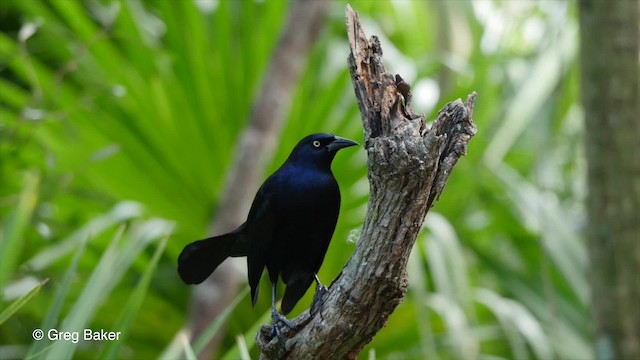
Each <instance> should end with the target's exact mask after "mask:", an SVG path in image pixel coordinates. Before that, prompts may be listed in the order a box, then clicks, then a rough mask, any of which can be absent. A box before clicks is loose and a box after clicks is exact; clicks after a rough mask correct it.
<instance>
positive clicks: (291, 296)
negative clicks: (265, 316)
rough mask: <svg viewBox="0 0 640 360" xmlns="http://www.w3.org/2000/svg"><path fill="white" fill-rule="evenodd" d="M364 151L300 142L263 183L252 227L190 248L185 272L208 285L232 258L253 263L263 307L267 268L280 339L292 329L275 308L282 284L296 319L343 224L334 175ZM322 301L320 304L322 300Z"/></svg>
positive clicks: (318, 139) (252, 277) (334, 139)
mask: <svg viewBox="0 0 640 360" xmlns="http://www.w3.org/2000/svg"><path fill="white" fill-rule="evenodd" d="M354 145H358V143H356V142H355V141H351V140H348V139H344V138H341V137H338V136H334V135H331V134H323V133H320V134H313V135H309V136H307V137H305V138H304V139H302V140H300V142H299V143H298V144H297V145H296V147H295V148H294V149H293V151H292V152H291V155H289V158H288V159H287V160H286V161H285V162H284V164H282V166H280V168H279V169H278V170H277V171H276V172H275V173H273V175H271V176H270V177H269V178H268V179H267V180H266V181H265V182H264V184H262V186H261V187H260V189H259V190H258V193H257V194H256V197H255V199H254V200H253V204H252V205H251V210H250V211H249V216H248V217H247V221H246V222H245V223H244V224H242V225H240V226H239V227H238V228H237V229H235V230H234V231H232V232H230V233H228V234H225V235H220V236H215V237H210V238H208V239H204V240H200V241H196V242H193V243H191V244H189V245H187V246H186V247H185V248H184V249H183V250H182V253H181V254H180V256H179V257H178V273H179V274H180V277H181V278H182V280H183V281H184V282H185V283H187V284H199V283H201V282H203V281H204V280H205V279H206V278H207V277H209V275H211V273H212V272H213V271H214V270H215V269H216V268H217V267H218V265H220V263H222V262H223V261H224V260H225V259H226V258H227V257H229V256H232V257H237V256H246V257H247V267H248V277H249V285H250V287H251V300H252V303H253V305H254V306H255V303H256V300H257V298H258V285H259V282H260V278H261V276H262V273H263V271H264V268H265V266H266V267H267V271H268V272H269V279H270V280H271V284H272V288H271V316H272V320H273V332H274V333H275V334H276V335H277V336H278V338H279V339H280V341H281V342H282V338H281V335H280V330H279V329H278V326H277V323H278V322H281V323H283V324H285V325H287V326H288V327H290V328H291V324H290V323H289V322H288V321H287V319H286V318H285V317H284V316H283V315H280V314H279V313H278V311H277V310H276V307H275V299H276V284H277V282H278V278H279V277H281V278H282V281H283V282H284V283H285V284H286V289H285V293H284V298H283V300H282V304H281V310H282V313H283V314H284V315H286V314H288V313H289V312H290V311H291V310H292V309H293V307H294V306H295V305H296V303H297V302H298V300H300V298H302V296H303V295H304V293H305V292H306V291H307V289H308V288H309V286H310V285H311V283H313V281H314V279H315V280H316V281H317V283H318V285H317V286H318V288H317V289H324V286H323V285H322V284H321V283H320V281H319V280H318V277H317V275H316V274H317V272H318V270H319V269H320V265H321V264H322V260H323V259H324V256H325V253H326V252H327V247H328V246H329V242H330V241H331V237H332V235H333V231H334V230H335V227H336V222H337V220H338V212H339V210H340V189H339V188H338V183H337V182H336V179H335V178H334V177H333V173H332V172H331V161H332V160H333V158H334V157H335V155H336V153H337V152H338V150H340V149H342V148H345V147H349V146H354ZM314 300H315V299H314Z"/></svg>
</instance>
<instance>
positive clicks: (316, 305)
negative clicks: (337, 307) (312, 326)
mask: <svg viewBox="0 0 640 360" xmlns="http://www.w3.org/2000/svg"><path fill="white" fill-rule="evenodd" d="M328 292H329V288H327V287H326V286H324V285H322V284H321V283H320V282H318V283H317V284H316V293H315V294H314V295H313V301H312V302H311V313H312V314H315V313H316V312H318V311H319V310H320V309H321V308H322V305H323V304H324V296H325V295H326V294H327V293H328Z"/></svg>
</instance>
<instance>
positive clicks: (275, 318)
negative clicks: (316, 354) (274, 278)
mask: <svg viewBox="0 0 640 360" xmlns="http://www.w3.org/2000/svg"><path fill="white" fill-rule="evenodd" d="M271 321H272V323H273V325H272V328H271V336H274V335H275V336H277V337H278V341H280V345H282V347H283V348H285V347H286V346H285V343H284V339H283V338H282V333H281V332H280V328H279V327H278V323H282V324H284V325H285V326H286V327H288V328H289V329H293V324H291V323H290V322H289V320H287V318H286V317H284V315H282V314H280V313H279V312H278V310H276V283H275V282H274V283H273V285H272V287H271Z"/></svg>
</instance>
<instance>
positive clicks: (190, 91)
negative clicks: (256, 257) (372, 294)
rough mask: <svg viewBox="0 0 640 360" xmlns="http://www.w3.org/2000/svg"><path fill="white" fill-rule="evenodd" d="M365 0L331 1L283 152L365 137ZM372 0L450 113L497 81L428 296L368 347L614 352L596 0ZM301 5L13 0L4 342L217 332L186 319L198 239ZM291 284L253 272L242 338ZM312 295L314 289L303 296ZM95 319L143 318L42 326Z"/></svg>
mask: <svg viewBox="0 0 640 360" xmlns="http://www.w3.org/2000/svg"><path fill="white" fill-rule="evenodd" d="M345 4H346V3H345V2H342V1H335V2H332V3H331V7H330V12H329V18H328V21H327V23H326V25H325V28H324V29H323V31H322V35H321V37H320V39H319V40H318V41H317V43H316V44H314V47H313V49H312V51H311V53H310V56H309V58H308V60H307V65H306V70H305V72H304V74H303V76H302V78H301V79H300V81H299V83H298V84H297V87H296V90H295V93H294V94H292V95H291V96H292V97H293V105H292V106H291V109H290V111H289V112H288V115H287V121H286V123H285V127H284V129H283V131H282V134H281V135H280V137H279V139H280V141H279V145H278V150H277V151H276V152H275V153H274V154H273V160H272V162H271V165H270V166H269V167H268V173H270V172H272V171H273V170H275V168H276V167H277V166H278V165H279V164H280V163H281V162H282V161H283V160H284V159H285V158H286V156H287V155H288V152H289V151H290V150H291V148H292V147H293V145H294V144H295V143H296V142H297V141H298V140H299V139H300V138H301V137H303V136H304V135H307V134H309V133H312V132H316V131H326V132H332V133H336V134H339V135H341V136H344V137H348V138H352V139H356V140H357V139H360V138H361V131H362V130H361V125H360V120H359V113H358V109H357V106H356V103H355V99H354V96H353V92H352V88H351V83H350V79H349V75H348V69H347V68H346V57H347V54H348V46H347V42H346V35H345V31H344V16H343V14H344V7H345ZM351 4H352V6H353V7H354V9H356V10H357V11H358V12H360V15H361V18H363V19H364V20H365V27H366V31H367V33H369V34H377V35H378V36H379V37H380V38H381V41H382V47H383V49H384V51H385V57H386V61H387V64H388V68H389V69H390V70H391V71H392V72H395V73H399V74H401V75H402V76H403V78H404V79H405V80H407V82H409V83H410V84H412V85H413V93H414V100H413V101H414V107H415V108H417V109H418V110H420V111H423V112H425V113H426V114H427V117H428V118H429V119H433V118H434V116H435V113H436V112H437V110H438V109H439V108H440V107H441V106H442V105H443V104H445V103H446V102H448V101H451V100H453V99H455V98H458V97H463V98H464V97H466V95H467V94H468V93H470V92H471V91H473V90H475V91H477V93H478V95H479V97H478V103H477V107H476V111H475V117H474V120H475V122H476V123H477V126H478V129H479V132H478V135H477V136H476V137H475V138H474V139H473V141H472V142H471V145H470V148H469V155H468V156H467V157H466V158H463V159H462V160H461V162H460V163H459V164H458V167H457V168H456V171H455V172H454V174H453V175H452V177H451V178H450V181H449V184H448V186H447V189H446V190H445V192H444V196H443V197H442V199H441V200H440V201H439V202H438V203H437V204H436V206H435V208H434V210H433V211H431V212H430V214H429V216H428V217H427V221H426V223H425V228H424V231H423V233H422V235H421V237H420V238H419V239H418V242H417V244H416V247H415V249H414V252H413V254H412V259H411V262H410V269H409V271H410V289H409V292H408V294H407V297H406V299H405V301H404V302H403V303H402V304H401V305H400V307H399V308H398V309H397V311H396V312H395V313H394V314H393V315H392V317H391V319H390V321H389V323H388V325H387V327H386V328H385V329H383V330H382V331H381V332H380V333H379V334H378V335H377V336H376V337H375V339H374V340H373V342H372V343H371V344H370V345H369V346H367V347H366V348H365V350H364V351H363V353H362V357H367V356H368V357H370V358H371V357H378V358H384V359H422V358H429V359H437V358H442V359H471V358H473V359H500V358H509V359H530V358H543V359H548V358H566V359H584V358H590V357H591V356H592V349H591V345H590V342H589V334H590V330H589V329H590V325H589V324H590V323H589V319H590V311H589V301H588V284H587V280H586V276H585V270H586V266H587V255H586V250H585V246H584V240H583V238H582V236H581V235H580V234H581V229H582V227H583V226H584V207H583V202H582V201H583V198H584V194H585V184H584V173H585V159H584V154H583V150H582V146H581V141H582V137H583V130H582V114H581V108H580V106H579V104H578V103H577V101H578V94H577V89H578V83H577V81H578V69H577V66H576V61H575V60H576V53H577V46H578V41H577V40H578V39H577V17H576V11H575V8H574V4H573V3H572V2H565V1H489V0H487V1H479V2H466V1H458V2H447V1H435V0H434V1H407V2H386V1H352V2H351ZM287 7H288V3H287V2H285V1H219V2H218V1H186V0H185V1H166V0H165V1H135V0H130V1H97V0H87V1H62V0H58V1H40V0H27V1H3V2H1V3H0V24H1V25H0V27H1V28H2V32H1V33H0V75H1V76H0V174H1V177H0V216H1V219H2V220H1V224H2V225H1V226H2V232H1V233H0V236H1V238H0V290H2V291H1V292H0V294H1V295H2V297H1V298H0V303H1V304H2V305H0V309H3V310H0V358H23V357H25V356H27V355H29V356H33V357H42V356H48V357H50V358H64V357H71V356H74V357H76V358H95V357H102V358H124V359H127V358H128V359H137V358H156V357H160V356H162V357H166V358H176V357H184V356H187V357H189V356H191V355H193V354H192V353H191V352H192V351H193V352H195V353H197V352H198V350H199V348H200V347H201V343H197V342H191V344H187V342H186V341H185V339H186V338H185V337H184V335H182V334H184V332H182V331H181V329H183V327H185V321H186V318H187V315H186V314H187V308H188V306H189V298H190V290H191V289H190V288H189V287H187V286H185V285H183V284H182V283H181V281H180V280H179V278H178V277H177V274H176V271H175V269H176V258H177V255H178V254H179V252H180V250H181V249H182V247H183V246H184V245H185V244H187V243H188V242H190V241H192V240H194V239H198V238H201V237H203V236H205V235H206V234H207V224H208V223H209V222H210V220H211V218H212V216H215V214H213V211H214V210H215V209H216V204H217V200H218V198H219V196H220V191H221V190H222V187H223V185H224V180H225V173H226V171H227V170H228V169H229V167H230V166H231V164H230V161H231V160H232V159H233V150H234V147H235V143H236V140H237V138H238V135H239V134H240V132H241V131H242V129H243V126H244V124H245V123H246V120H247V117H248V114H249V111H250V108H251V103H252V100H253V99H254V98H255V96H256V89H258V88H259V85H260V82H261V80H262V77H263V75H264V74H263V73H264V70H265V69H266V67H267V65H268V63H269V60H270V55H271V50H272V49H273V47H274V45H275V42H276V40H277V38H278V35H279V30H280V28H281V26H282V23H283V21H284V19H285V15H286V11H287ZM365 161H366V157H365V154H364V152H363V151H362V150H360V151H349V152H348V151H345V152H344V153H341V154H340V155H339V156H338V158H337V159H336V160H335V162H334V167H333V168H334V172H335V174H336V177H337V178H338V180H339V182H340V185H341V188H342V193H343V208H342V212H341V217H340V220H339V224H338V229H337V231H336V233H335V235H334V239H333V242H332V244H331V247H330V249H329V253H328V255H327V257H326V260H325V263H324V265H323V267H322V270H321V272H320V277H321V278H322V279H323V280H324V281H325V282H330V281H331V279H333V278H334V277H335V276H336V275H337V274H338V273H339V272H340V269H341V268H342V266H343V265H344V264H345V263H346V261H347V259H348V258H349V257H350V254H351V252H352V251H353V249H354V246H355V245H354V240H353V239H354V237H355V236H357V231H358V227H359V225H360V224H361V222H362V220H363V217H364V213H365V210H366V201H367V191H368V189H367V181H366V169H365ZM268 173H265V174H264V175H265V176H266V175H268ZM46 279H48V282H47V283H46V284H45V285H44V286H42V284H43V283H44V281H45V280H46ZM34 289H35V290H34ZM30 291H31V292H30ZM262 294H267V291H266V289H265V291H262ZM268 303H269V299H268V298H267V297H266V296H263V297H262V298H261V299H260V301H259V303H258V305H257V306H256V308H255V309H254V310H252V309H251V305H250V301H249V300H248V298H247V296H246V291H244V292H241V293H240V295H239V296H238V302H237V306H235V307H229V308H228V310H229V312H228V313H227V315H228V316H229V318H228V319H229V322H228V327H227V328H226V330H225V334H224V341H223V343H222V346H221V349H219V354H220V355H221V356H224V355H226V356H227V357H228V358H237V357H239V356H244V355H246V354H247V353H249V354H251V355H253V356H255V355H256V349H255V348H254V347H253V339H254V334H255V331H256V328H257V326H259V324H261V323H264V322H266V321H267V317H266V316H267V315H268V309H269V308H268ZM11 304H13V305H11ZM309 304H310V294H307V297H306V298H305V299H303V300H302V301H301V302H300V303H299V305H298V306H297V307H296V309H295V310H294V315H295V314H297V313H299V312H301V311H303V310H304V309H305V308H306V307H307V306H308V305H309ZM218 324H219V323H216V324H215V325H216V326H217V325H218ZM85 327H86V328H91V329H96V330H99V329H101V328H103V329H106V330H113V331H122V333H123V335H122V337H121V340H120V341H117V342H80V343H78V344H73V343H70V342H62V341H58V342H48V341H39V342H34V341H33V340H32V336H31V333H32V331H33V330H34V329H36V328H42V329H45V330H46V329H49V328H57V329H60V330H63V329H66V330H74V329H82V328H85ZM212 330H215V328H212ZM185 351H186V355H185ZM243 354H244V355H243Z"/></svg>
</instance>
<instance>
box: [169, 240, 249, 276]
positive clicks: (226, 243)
mask: <svg viewBox="0 0 640 360" xmlns="http://www.w3.org/2000/svg"><path fill="white" fill-rule="evenodd" d="M242 243H243V241H242V234H241V233H239V232H238V231H234V232H231V233H228V234H224V235H220V236H214V237H210V238H207V239H204V240H199V241H194V242H192V243H191V244H189V245H187V246H185V247H184V249H182V252H181V253H180V256H179V257H178V273H179V274H180V277H181V278H182V281H184V282H185V283H187V284H200V283H201V282H203V281H204V280H205V279H206V278H208V277H209V275H211V273H213V271H214V270H215V269H216V268H217V267H218V265H220V264H221V263H222V262H223V261H224V260H225V259H226V258H228V257H229V256H246V255H247V254H246V251H245V250H244V249H241V248H242V246H241V245H242Z"/></svg>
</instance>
